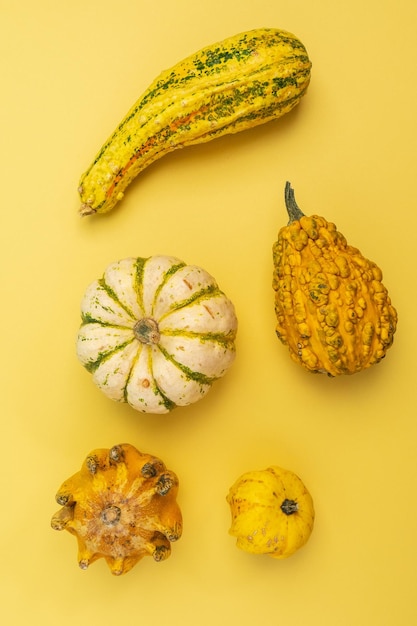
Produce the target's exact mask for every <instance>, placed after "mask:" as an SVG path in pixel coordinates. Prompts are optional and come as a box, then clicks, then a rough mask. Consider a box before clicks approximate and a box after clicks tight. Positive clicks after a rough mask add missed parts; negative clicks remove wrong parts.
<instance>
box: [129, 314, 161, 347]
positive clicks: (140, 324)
mask: <svg viewBox="0 0 417 626" xmlns="http://www.w3.org/2000/svg"><path fill="white" fill-rule="evenodd" d="M133 332H134V334H135V337H136V339H137V340H138V341H140V342H141V343H146V344H148V345H151V344H153V343H158V341H159V338H160V334H159V328H158V324H157V323H156V322H155V320H153V319H152V318H151V317H144V318H143V319H141V320H138V321H137V322H136V324H135V325H134V327H133Z"/></svg>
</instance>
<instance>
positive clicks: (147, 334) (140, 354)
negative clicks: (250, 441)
mask: <svg viewBox="0 0 417 626" xmlns="http://www.w3.org/2000/svg"><path fill="white" fill-rule="evenodd" d="M81 316H82V324H81V327H80V330H79V333H78V338H77V356H78V358H79V360H80V362H81V363H82V364H83V365H84V367H86V368H87V370H88V371H90V372H91V373H92V374H93V380H94V382H95V383H96V385H97V386H98V387H99V388H100V389H101V390H102V391H103V392H104V393H105V394H106V395H107V396H108V397H109V398H111V399H112V400H116V401H119V402H127V403H129V404H130V405H131V406H132V407H133V408H134V409H136V410H138V411H141V412H143V413H167V412H169V411H171V410H172V409H174V408H175V407H176V406H185V405H189V404H191V403H193V402H196V401H197V400H199V399H200V398H202V397H203V396H205V395H206V393H207V392H208V391H209V389H210V387H211V385H212V383H213V382H214V381H215V380H216V379H218V378H220V377H221V376H223V375H224V374H225V373H226V371H227V370H228V369H229V367H230V366H231V365H232V363H233V361H234V358H235V344H234V340H235V337H236V331H237V319H236V314H235V309H234V306H233V304H232V303H231V301H230V300H229V299H228V298H227V297H226V296H225V295H224V293H222V291H220V289H219V287H218V285H217V283H216V281H215V280H214V278H213V277H212V276H210V274H208V273H207V272H206V271H205V270H203V269H202V268H200V267H197V266H195V265H186V264H185V263H184V262H183V261H181V260H180V259H177V258H175V257H170V256H151V257H149V258H147V259H144V258H127V259H122V260H120V261H117V262H115V263H112V264H111V265H109V266H108V267H107V269H106V270H105V272H104V275H103V277H102V278H101V279H99V280H96V281H94V282H93V283H92V284H91V285H90V286H89V287H88V288H87V290H86V292H85V294H84V297H83V299H82V303H81Z"/></svg>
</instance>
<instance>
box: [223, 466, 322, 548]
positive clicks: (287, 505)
mask: <svg viewBox="0 0 417 626" xmlns="http://www.w3.org/2000/svg"><path fill="white" fill-rule="evenodd" d="M227 502H228V503H229V505H230V510H231V514H232V524H231V528H230V530H229V532H230V534H231V535H233V536H234V537H236V538H237V540H236V545H237V547H238V548H240V549H241V550H244V551H245V552H250V553H252V554H267V555H268V556H271V557H273V558H276V559H284V558H286V557H288V556H290V555H291V554H294V552H296V550H298V549H299V548H301V547H302V546H303V545H304V544H305V543H306V542H307V540H308V539H309V537H310V535H311V532H312V530H313V525H314V505H313V500H312V498H311V495H310V493H309V492H308V491H307V489H306V487H305V486H304V484H303V482H302V481H301V479H300V478H299V477H298V476H297V475H296V474H294V473H293V472H291V471H289V470H285V469H283V468H281V467H278V466H271V467H268V468H267V469H265V470H260V471H252V472H247V473H246V474H243V475H242V476H240V478H238V479H237V480H236V482H235V483H234V484H233V485H232V487H231V488H230V490H229V493H228V495H227Z"/></svg>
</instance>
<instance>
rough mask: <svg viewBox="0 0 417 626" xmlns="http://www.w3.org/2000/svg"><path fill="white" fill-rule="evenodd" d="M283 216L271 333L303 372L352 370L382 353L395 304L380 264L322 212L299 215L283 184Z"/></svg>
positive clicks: (391, 330) (275, 259)
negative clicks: (285, 216)
mask: <svg viewBox="0 0 417 626" xmlns="http://www.w3.org/2000/svg"><path fill="white" fill-rule="evenodd" d="M285 203H286V207H287V211H288V215H289V218H290V219H289V223H288V225H287V226H285V227H283V228H281V229H280V231H279V233H278V238H277V241H276V242H275V244H274V246H273V262H274V273H273V289H274V291H275V313H276V316H277V326H276V333H277V336H278V338H279V339H280V340H281V342H282V343H283V344H284V345H287V346H288V348H289V351H290V355H291V357H292V359H293V360H294V361H296V362H297V363H300V364H301V365H302V366H303V367H304V368H305V369H307V370H309V371H310V372H319V373H325V374H328V375H329V376H338V375H340V374H355V373H356V372H360V371H361V370H364V369H366V368H368V367H370V366H371V365H373V364H375V363H379V361H381V359H383V358H384V357H385V355H386V352H387V350H388V348H389V347H390V346H391V345H392V343H393V340H394V333H395V331H396V327H397V312H396V310H395V308H394V307H393V306H392V304H391V299H390V297H389V295H388V291H387V289H386V288H385V286H384V285H383V283H382V272H381V270H380V268H379V267H378V266H377V265H376V263H374V262H373V261H370V260H368V259H366V258H365V257H364V256H363V255H362V254H361V253H360V251H359V250H358V249H357V248H354V247H352V246H350V245H348V244H347V242H346V239H345V237H344V236H343V235H342V234H341V233H340V232H339V231H338V230H337V228H336V226H335V225H334V224H332V223H331V222H327V221H326V220H325V219H324V218H323V217H319V216H317V215H313V216H311V217H307V216H306V215H304V214H303V212H302V211H301V210H300V209H299V207H298V206H297V204H296V202H295V198H294V191H293V189H292V188H291V185H290V183H287V185H286V188H285Z"/></svg>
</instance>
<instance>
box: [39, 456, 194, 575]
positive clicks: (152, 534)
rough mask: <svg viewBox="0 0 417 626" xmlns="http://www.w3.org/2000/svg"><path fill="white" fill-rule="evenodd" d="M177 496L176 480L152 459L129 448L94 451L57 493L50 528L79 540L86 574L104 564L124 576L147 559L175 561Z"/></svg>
mask: <svg viewBox="0 0 417 626" xmlns="http://www.w3.org/2000/svg"><path fill="white" fill-rule="evenodd" d="M177 492H178V478H177V476H176V474H174V472H172V471H170V470H167V468H166V467H165V465H164V463H163V462H162V461H161V460H160V459H158V458H156V457H154V456H153V455H150V454H144V453H142V452H139V450H137V449H136V448H135V447H134V446H132V445H130V444H121V445H116V446H113V448H111V449H110V450H107V449H97V450H93V451H92V452H90V454H89V455H88V456H87V458H86V459H85V461H84V463H83V465H82V467H81V469H80V471H79V472H77V473H76V474H74V475H73V476H72V477H71V478H69V479H68V480H66V481H65V482H64V483H63V484H62V485H61V487H60V489H59V490H58V493H57V494H56V501H57V502H58V504H60V505H61V507H62V508H61V509H60V510H59V511H58V512H57V513H55V515H54V516H53V517H52V520H51V525H52V528H53V529H54V530H67V531H68V532H69V533H71V534H72V535H75V537H76V538H77V542H78V564H79V566H80V568H81V569H83V570H85V569H87V567H88V566H89V565H90V564H91V563H94V561H96V560H97V559H100V558H104V559H105V560H106V562H107V564H108V566H109V568H110V571H111V573H112V574H114V575H115V576H120V575H121V574H125V573H126V572H128V571H129V570H130V569H132V567H133V566H134V565H136V563H137V562H138V561H140V559H142V558H143V557H144V556H148V555H151V556H152V557H153V558H154V560H155V561H162V560H165V559H167V558H168V557H169V556H170V554H171V543H172V542H174V541H177V540H178V539H179V538H180V537H181V534H182V515H181V511H180V508H179V506H178V504H177V502H176V496H177Z"/></svg>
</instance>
